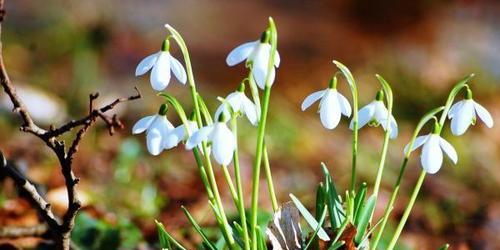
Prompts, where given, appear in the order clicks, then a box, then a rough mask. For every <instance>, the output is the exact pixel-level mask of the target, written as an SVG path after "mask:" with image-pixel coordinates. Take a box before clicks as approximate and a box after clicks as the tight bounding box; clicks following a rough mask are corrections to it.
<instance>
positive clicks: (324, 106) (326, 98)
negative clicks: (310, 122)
mask: <svg viewBox="0 0 500 250" xmlns="http://www.w3.org/2000/svg"><path fill="white" fill-rule="evenodd" d="M336 83H337V79H336V78H335V77H334V78H333V79H332V80H331V81H330V84H329V87H328V88H327V89H325V90H321V91H317V92H314V93H312V94H310V95H309V96H307V97H306V99H305V100H304V102H302V111H304V110H306V109H307V108H309V107H310V106H311V105H312V104H313V103H315V102H316V101H318V100H319V99H321V101H320V102H319V109H318V112H319V115H320V119H321V123H322V124H323V127H325V128H327V129H334V128H335V127H337V125H338V124H339V122H340V118H341V115H345V116H346V117H350V116H351V105H350V104H349V101H348V100H347V98H345V97H344V96H343V95H342V94H340V93H339V92H338V91H337V89H336Z"/></svg>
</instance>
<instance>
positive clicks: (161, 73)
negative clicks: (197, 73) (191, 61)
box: [135, 39, 187, 91]
mask: <svg viewBox="0 0 500 250" xmlns="http://www.w3.org/2000/svg"><path fill="white" fill-rule="evenodd" d="M169 47H170V43H169V41H168V39H167V40H165V41H163V44H162V46H161V51H159V52H157V53H154V54H152V55H149V56H147V57H146V58H144V59H142V61H141V62H140V63H139V65H137V68H136V69H135V76H140V75H143V74H145V73H146V72H148V71H149V70H151V69H152V70H151V75H150V77H149V80H150V82H151V86H152V87H153V89H154V90H156V91H162V90H164V89H165V88H166V87H167V86H168V84H169V83H170V76H171V75H170V71H172V72H173V73H174V75H175V77H176V78H177V80H179V82H181V83H182V84H186V81H187V75H186V71H185V70H184V66H182V64H181V63H180V62H179V61H178V60H177V59H175V58H174V57H173V56H172V55H170V52H169Z"/></svg>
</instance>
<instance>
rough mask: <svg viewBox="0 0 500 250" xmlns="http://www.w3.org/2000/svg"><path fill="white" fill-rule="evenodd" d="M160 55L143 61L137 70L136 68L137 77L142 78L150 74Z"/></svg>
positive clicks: (151, 56) (150, 56)
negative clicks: (141, 76)
mask: <svg viewBox="0 0 500 250" xmlns="http://www.w3.org/2000/svg"><path fill="white" fill-rule="evenodd" d="M158 54H159V52H158V53H154V54H152V55H149V56H147V57H146V58H144V59H142V61H141V62H140V63H139V64H138V65H137V68H135V76H140V75H143V74H145V73H146V72H148V71H149V70H150V69H151V68H152V67H153V66H154V65H155V63H156V59H157V58H158Z"/></svg>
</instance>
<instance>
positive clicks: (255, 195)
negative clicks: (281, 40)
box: [250, 17, 278, 250]
mask: <svg viewBox="0 0 500 250" xmlns="http://www.w3.org/2000/svg"><path fill="white" fill-rule="evenodd" d="M269 28H270V31H271V40H270V41H271V53H270V56H269V62H268V65H267V66H268V68H267V74H266V82H265V83H266V87H265V89H264V95H263V98H262V99H263V103H262V106H261V109H262V110H261V113H260V120H259V127H258V135H257V149H256V151H255V160H254V166H253V171H252V172H253V173H252V203H251V211H250V212H251V218H250V226H251V230H252V249H253V250H257V233H258V230H257V213H258V211H257V210H258V204H259V177H260V166H261V163H262V151H263V149H264V134H265V131H266V121H267V112H268V109H269V98H270V96H271V84H272V83H271V82H270V80H271V71H272V70H273V68H274V57H275V55H276V46H277V44H278V33H277V31H276V25H275V24H274V21H273V19H272V18H271V17H270V18H269Z"/></svg>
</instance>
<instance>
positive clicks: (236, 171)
mask: <svg viewBox="0 0 500 250" xmlns="http://www.w3.org/2000/svg"><path fill="white" fill-rule="evenodd" d="M231 129H232V130H233V133H234V134H235V135H236V149H235V150H234V156H233V161H234V175H235V178H236V189H237V191H238V205H237V207H238V213H239V214H240V223H241V228H242V229H243V244H244V247H245V250H249V249H250V238H249V235H248V225H247V218H246V214H245V201H244V197H243V185H242V181H241V172H240V157H239V155H238V139H237V136H238V122H237V120H236V117H233V118H232V119H231Z"/></svg>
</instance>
